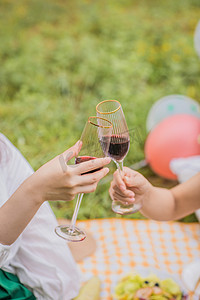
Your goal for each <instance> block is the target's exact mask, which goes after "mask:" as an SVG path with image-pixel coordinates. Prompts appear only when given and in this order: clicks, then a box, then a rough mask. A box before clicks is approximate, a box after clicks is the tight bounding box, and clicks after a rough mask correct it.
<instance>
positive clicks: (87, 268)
mask: <svg viewBox="0 0 200 300" xmlns="http://www.w3.org/2000/svg"><path fill="white" fill-rule="evenodd" d="M78 226H79V227H81V228H83V229H84V228H85V229H87V230H89V231H90V232H91V233H92V234H93V237H94V238H95V240H96V242H97V250H96V251H95V253H94V254H93V255H91V256H90V257H87V258H85V259H84V260H83V261H81V262H80V263H79V266H80V269H81V271H82V274H83V281H86V280H88V279H89V278H90V277H91V276H93V275H98V276H99V278H100V279H101V282H102V292H101V299H102V300H111V299H112V291H113V287H112V285H113V283H117V281H118V280H119V279H120V277H121V276H122V274H123V275H124V274H126V273H129V272H130V270H133V269H134V267H135V266H143V267H144V266H145V267H153V268H158V269H161V270H163V271H164V270H165V271H167V272H171V273H173V274H177V275H180V273H181V271H182V269H183V267H184V266H186V265H187V264H188V263H190V262H191V261H193V260H195V259H197V258H199V257H200V224H199V223H188V224H185V223H180V222H156V221H151V220H127V219H117V218H116V219H96V220H87V221H79V222H78Z"/></svg>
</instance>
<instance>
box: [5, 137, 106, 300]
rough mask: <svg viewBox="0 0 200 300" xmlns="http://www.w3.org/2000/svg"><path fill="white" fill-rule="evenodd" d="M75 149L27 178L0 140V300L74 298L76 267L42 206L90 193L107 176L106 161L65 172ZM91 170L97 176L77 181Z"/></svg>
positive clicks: (26, 168) (21, 162)
mask: <svg viewBox="0 0 200 300" xmlns="http://www.w3.org/2000/svg"><path fill="white" fill-rule="evenodd" d="M80 148H81V142H77V143H76V144H75V145H74V146H73V147H72V148H70V149H68V150H67V151H65V152H64V153H63V155H60V156H57V157H55V158H54V159H52V160H51V161H49V162H47V163H46V164H45V165H43V166H42V167H41V168H39V169H38V170H37V171H36V172H33V170H32V168H31V167H30V165H29V164H28V162H27V161H26V160H25V159H24V157H23V156H22V155H21V153H20V152H19V151H18V150H17V149H16V148H15V146H14V145H12V144H11V142H10V141H9V140H8V139H7V138H6V137H5V136H4V135H3V134H0V299H8V298H9V299H18V298H20V299H21V300H22V299H45V300H48V299H51V300H57V299H59V300H69V299H72V298H74V297H75V296H77V294H78V291H79V272H78V269H77V265H76V263H75V261H74V259H73V257H72V254H71V252H70V250H69V248H68V246H67V243H66V242H65V241H64V240H62V239H61V238H60V237H58V236H57V235H56V234H55V232H54V229H55V227H56V226H57V225H58V224H57V221H56V218H55V216H54V214H53V212H52V210H51V208H50V206H49V203H48V202H47V200H51V201H56V200H64V201H69V200H72V199H73V198H74V197H75V195H76V194H78V193H90V192H93V191H94V190H95V189H96V186H97V184H98V181H99V180H100V179H101V178H103V177H104V176H105V175H106V174H107V173H108V171H109V169H108V168H103V167H104V166H105V165H107V164H108V163H109V162H110V159H109V158H99V159H96V160H95V161H92V162H91V161H90V162H83V163H82V164H80V165H77V166H76V168H72V167H70V165H68V166H67V165H66V164H65V163H67V161H68V160H69V159H71V158H72V157H73V156H76V155H77V154H78V152H79V150H80ZM61 158H63V161H64V164H65V168H63V166H62V164H61ZM66 158H67V159H66ZM64 159H65V160H64ZM66 160H67V161H66ZM93 169H97V170H99V171H96V172H94V173H89V174H84V175H81V174H83V173H86V172H88V171H90V170H93Z"/></svg>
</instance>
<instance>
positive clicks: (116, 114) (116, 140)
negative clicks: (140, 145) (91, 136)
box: [96, 100, 141, 215]
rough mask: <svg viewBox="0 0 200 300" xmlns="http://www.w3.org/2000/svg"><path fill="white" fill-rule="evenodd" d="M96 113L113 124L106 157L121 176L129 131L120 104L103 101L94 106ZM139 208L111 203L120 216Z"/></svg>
mask: <svg viewBox="0 0 200 300" xmlns="http://www.w3.org/2000/svg"><path fill="white" fill-rule="evenodd" d="M96 111H97V116H99V117H104V118H106V119H108V120H109V121H111V122H112V124H113V131H112V136H111V139H110V147H109V150H108V155H109V156H110V157H111V158H112V160H113V161H114V162H115V164H116V165H117V168H118V170H119V173H120V174H121V171H122V170H123V160H124V158H125V157H126V155H127V153H128V150H129V145H130V137H129V130H128V126H127V124H126V119H125V116H124V113H123V110H122V106H121V103H120V102H119V101H117V100H105V101H102V102H100V103H99V104H98V105H97V106H96ZM140 208H141V203H134V204H129V203H124V202H121V201H115V200H113V201H112V210H113V211H114V212H116V213H118V214H121V215H125V214H132V213H134V212H136V211H138V210H139V209H140Z"/></svg>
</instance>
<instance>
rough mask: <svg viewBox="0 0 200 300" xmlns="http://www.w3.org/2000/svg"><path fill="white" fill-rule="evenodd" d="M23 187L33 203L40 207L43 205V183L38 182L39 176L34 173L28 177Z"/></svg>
mask: <svg viewBox="0 0 200 300" xmlns="http://www.w3.org/2000/svg"><path fill="white" fill-rule="evenodd" d="M23 185H24V189H25V193H26V194H27V195H29V196H31V199H32V201H33V202H34V203H35V204H36V205H39V206H40V205H42V204H43V202H45V197H44V193H43V188H42V185H41V181H39V180H38V176H36V173H33V174H32V175H31V176H30V177H28V178H27V179H26V180H25V181H24V183H23Z"/></svg>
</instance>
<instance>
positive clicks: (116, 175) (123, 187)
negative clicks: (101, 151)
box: [113, 170, 126, 191]
mask: <svg viewBox="0 0 200 300" xmlns="http://www.w3.org/2000/svg"><path fill="white" fill-rule="evenodd" d="M121 173H122V174H120V172H119V171H118V170H117V171H115V173H114V175H113V181H114V183H115V185H116V186H118V187H119V189H121V191H125V190H126V185H125V183H124V181H123V179H122V178H123V177H124V172H121Z"/></svg>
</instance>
